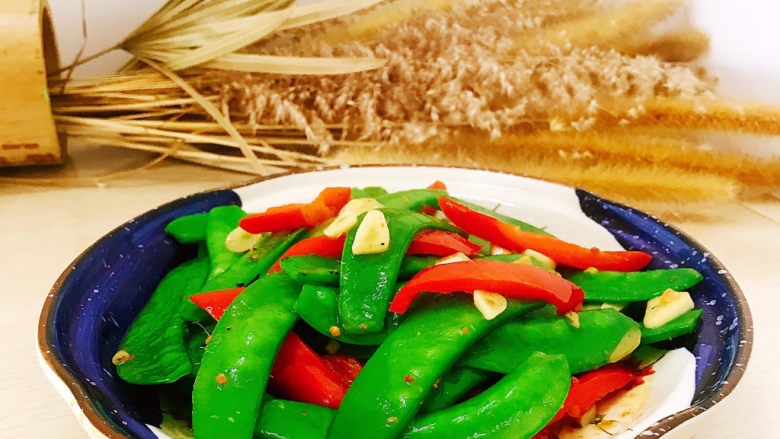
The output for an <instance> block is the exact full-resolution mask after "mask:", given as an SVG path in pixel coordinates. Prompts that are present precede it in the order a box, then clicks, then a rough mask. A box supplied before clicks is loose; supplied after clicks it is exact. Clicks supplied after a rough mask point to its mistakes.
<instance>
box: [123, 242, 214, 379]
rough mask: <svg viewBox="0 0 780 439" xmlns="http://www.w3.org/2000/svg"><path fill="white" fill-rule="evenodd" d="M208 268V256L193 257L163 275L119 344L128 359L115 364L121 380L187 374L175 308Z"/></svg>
mask: <svg viewBox="0 0 780 439" xmlns="http://www.w3.org/2000/svg"><path fill="white" fill-rule="evenodd" d="M208 269H209V261H208V259H206V258H200V259H193V260H190V261H186V262H183V263H182V264H180V265H179V266H177V267H175V268H174V269H173V270H171V271H170V272H168V274H166V275H165V277H163V279H162V280H161V281H160V284H159V285H157V288H156V289H155V290H154V292H153V293H152V296H151V297H150V299H149V302H147V304H146V306H144V308H143V309H142V310H141V312H140V313H139V314H138V316H137V317H136V318H135V319H134V320H133V323H132V324H131V325H130V328H129V329H128V331H127V333H125V336H124V337H123V338H122V341H121V342H120V343H119V349H120V350H124V351H126V352H128V353H129V355H130V356H129V360H128V361H124V362H122V363H121V364H118V365H117V367H116V370H117V374H118V375H119V376H120V377H121V378H122V379H123V380H125V381H127V382H129V383H134V384H161V383H171V382H174V381H176V380H177V379H179V378H181V377H183V376H185V375H187V374H189V373H190V371H191V370H192V366H191V364H190V361H189V356H188V355H187V351H186V348H185V346H184V330H185V327H184V322H183V321H182V320H181V319H180V318H179V316H178V310H179V308H180V307H181V306H182V302H183V301H184V300H186V294H185V293H184V292H185V291H192V290H197V289H199V288H200V287H201V285H202V284H203V282H204V281H205V280H206V276H207V275H208Z"/></svg>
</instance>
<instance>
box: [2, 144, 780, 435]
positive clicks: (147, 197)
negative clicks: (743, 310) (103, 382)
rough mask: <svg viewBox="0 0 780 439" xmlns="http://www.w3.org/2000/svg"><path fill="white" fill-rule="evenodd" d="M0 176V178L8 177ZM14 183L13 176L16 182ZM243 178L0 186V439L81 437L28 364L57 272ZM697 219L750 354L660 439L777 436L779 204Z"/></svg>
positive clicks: (127, 159)
mask: <svg viewBox="0 0 780 439" xmlns="http://www.w3.org/2000/svg"><path fill="white" fill-rule="evenodd" d="M144 159H145V158H144V157H139V156H135V155H130V156H124V155H122V154H117V153H115V152H114V151H113V150H110V151H103V150H97V151H92V152H89V153H87V154H81V159H80V161H78V160H77V161H75V162H73V161H72V162H71V163H70V164H69V165H68V167H67V168H65V169H54V170H48V171H40V170H36V171H25V172H27V173H29V172H39V173H40V172H44V173H49V174H55V175H71V176H73V175H79V176H82V177H83V176H85V175H90V174H91V173H92V174H93V173H95V172H97V171H98V170H101V172H104V170H105V169H106V168H115V169H121V168H122V167H126V166H128V165H132V164H137V163H138V162H139V161H141V160H144ZM9 172H14V171H8V170H6V171H0V177H3V176H9V175H11V174H9ZM13 175H16V176H19V173H18V171H16V172H15V174H13ZM247 179H248V177H246V176H242V175H238V174H229V173H225V172H221V171H215V170H210V169H204V168H200V167H195V166H190V165H185V164H182V163H178V162H173V161H170V162H169V161H166V162H164V163H162V164H160V165H157V166H155V167H154V168H152V169H150V170H146V171H142V172H139V173H135V174H132V175H131V176H130V177H125V178H123V179H121V180H117V181H109V182H107V183H106V185H105V186H103V187H97V186H95V185H87V186H81V187H68V188H59V187H49V186H29V185H17V184H4V183H0V230H2V233H1V234H0V280H2V286H1V287H0V302H1V303H2V307H0V309H1V310H2V311H0V312H2V318H1V319H0V334H2V336H3V342H2V354H0V438H39V437H40V438H60V439H77V438H86V437H87V436H86V433H84V431H83V430H82V429H81V427H80V426H79V424H78V423H77V421H76V418H75V417H74V415H73V413H72V412H71V410H70V408H69V407H68V406H67V404H66V403H65V402H64V401H63V400H62V398H60V396H59V395H58V394H57V393H56V391H55V390H54V388H53V387H52V386H51V384H49V382H48V381H47V379H46V378H45V376H44V375H43V372H42V370H41V367H40V366H39V364H38V359H37V355H36V350H37V346H36V333H37V327H38V317H39V313H40V309H41V306H42V304H43V300H44V298H45V297H46V295H47V293H48V291H49V289H50V288H51V286H52V284H53V283H54V281H55V280H56V279H57V277H58V276H59V275H60V273H61V272H62V270H63V269H64V268H65V267H66V266H67V265H68V264H69V263H70V262H71V261H72V260H73V259H74V258H75V257H76V256H77V255H78V254H79V253H80V252H81V251H82V250H84V249H85V248H86V247H87V246H89V245H90V244H92V243H93V242H94V241H96V240H97V239H98V238H100V237H101V236H103V234H105V233H106V232H108V231H110V230H111V229H113V228H114V227H116V226H117V225H119V224H121V223H122V222H124V221H126V220H127V219H129V218H131V217H134V216H136V215H138V214H141V213H143V212H145V211H147V210H149V209H151V208H154V207H155V206H158V205H160V204H162V203H165V202H168V201H170V200H173V199H175V198H177V197H180V196H183V195H187V194H190V193H193V192H197V191H201V190H206V189H211V188H216V187H222V186H226V185H229V184H235V183H239V182H241V181H245V180H247ZM704 213H707V214H708V215H706V217H703V218H699V219H696V220H678V221H672V224H673V225H675V226H677V227H679V228H680V229H682V230H683V231H685V232H687V233H688V234H690V235H691V236H692V237H694V238H695V239H697V240H699V241H700V242H701V243H702V244H703V245H704V246H706V247H707V248H708V249H709V250H710V251H711V252H712V253H713V254H714V255H716V256H717V257H718V258H719V259H720V260H721V261H722V262H723V263H724V265H725V266H726V267H727V268H728V269H729V270H730V271H731V273H732V274H733V276H734V278H735V279H736V280H737V282H738V283H739V284H740V286H741V287H742V289H743V290H744V293H745V296H746V297H747V299H748V302H749V305H750V309H751V311H752V313H753V319H754V323H755V328H754V330H755V345H754V347H753V354H752V357H751V359H750V363H749V366H748V368H747V373H746V375H745V376H744V378H743V379H742V382H741V383H740V384H739V385H738V386H737V388H736V390H735V391H734V392H733V393H732V394H731V396H729V397H728V398H726V400H725V401H724V402H723V403H721V404H719V405H717V406H716V407H715V408H713V409H712V410H710V411H708V412H706V413H705V414H704V415H702V416H700V417H698V418H696V420H695V421H694V422H693V423H692V424H691V425H690V426H686V428H684V429H682V430H681V431H680V433H679V434H672V435H669V436H667V437H670V438H672V439H673V438H690V437H700V438H708V439H721V438H722V439H726V438H729V439H730V438H733V437H738V436H741V437H745V438H759V437H765V438H768V437H776V434H777V432H778V431H780V417H778V416H777V415H776V412H777V409H779V408H780V396H778V395H780V380H778V379H777V378H776V377H775V375H776V374H777V365H778V364H779V363H780V349H779V348H778V347H777V340H780V318H778V306H779V305H780V300H778V299H777V297H778V294H780V262H778V255H780V203H778V202H777V201H772V200H768V201H766V202H757V203H749V204H742V203H740V204H734V205H729V206H720V207H713V208H712V209H710V210H709V211H708V212H704Z"/></svg>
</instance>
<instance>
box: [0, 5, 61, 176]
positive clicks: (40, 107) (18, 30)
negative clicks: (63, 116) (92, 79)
mask: <svg viewBox="0 0 780 439" xmlns="http://www.w3.org/2000/svg"><path fill="white" fill-rule="evenodd" d="M56 47H57V46H56V45H55V42H54V31H53V28H52V23H51V15H50V13H49V9H48V5H47V3H46V1H45V0H0V166H19V165H35V164H51V163H61V162H62V160H63V157H64V141H61V140H60V138H59V137H58V135H57V129H56V126H55V124H54V117H53V115H52V111H51V102H50V101H49V89H48V84H47V80H46V78H47V71H50V72H54V71H56V70H57V69H58V68H59V65H58V64H59V61H58V56H57V48H56Z"/></svg>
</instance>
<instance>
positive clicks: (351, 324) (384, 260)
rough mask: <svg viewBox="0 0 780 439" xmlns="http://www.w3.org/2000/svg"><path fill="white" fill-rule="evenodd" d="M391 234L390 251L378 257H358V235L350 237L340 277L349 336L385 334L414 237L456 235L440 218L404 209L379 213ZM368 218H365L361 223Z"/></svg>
mask: <svg viewBox="0 0 780 439" xmlns="http://www.w3.org/2000/svg"><path fill="white" fill-rule="evenodd" d="M379 211H381V212H382V213H383V214H384V216H385V218H386V220H387V226H388V229H389V232H390V243H391V244H390V248H389V249H388V250H387V251H384V252H382V253H376V254H365V255H356V254H354V253H353V251H352V244H353V242H354V240H355V236H356V234H357V230H358V229H359V227H357V228H353V229H352V230H350V231H349V233H348V234H347V239H346V242H345V243H344V253H343V254H342V258H341V271H340V273H339V276H340V281H339V297H338V300H339V323H340V325H341V327H342V330H343V331H344V332H345V333H350V334H366V333H371V332H379V331H381V330H382V327H383V326H384V321H385V315H386V314H387V304H388V303H389V301H390V297H391V293H393V292H394V287H395V283H396V281H397V279H398V271H399V269H400V266H401V261H402V259H403V255H404V254H405V253H406V249H407V247H408V246H409V243H410V242H411V241H412V239H413V238H414V235H415V234H416V233H417V232H418V231H420V230H422V229H424V228H429V229H439V230H449V231H455V230H456V229H455V228H454V227H452V226H451V225H449V224H447V223H445V222H443V221H440V220H437V219H436V218H433V217H430V216H427V215H422V214H419V213H416V212H411V211H408V210H404V209H391V208H383V209H379ZM363 218H365V214H363V215H362V216H361V217H360V218H359V221H362V220H363Z"/></svg>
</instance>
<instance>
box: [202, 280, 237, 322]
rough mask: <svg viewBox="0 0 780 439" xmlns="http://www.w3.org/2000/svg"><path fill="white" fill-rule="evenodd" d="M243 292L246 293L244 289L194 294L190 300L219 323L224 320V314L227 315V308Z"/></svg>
mask: <svg viewBox="0 0 780 439" xmlns="http://www.w3.org/2000/svg"><path fill="white" fill-rule="evenodd" d="M242 291H244V287H238V288H230V289H227V290H217V291H209V292H208V293H200V294H193V295H192V296H190V300H191V301H192V303H194V304H195V305H198V306H199V307H201V308H203V310H204V311H206V312H207V313H209V315H210V316H211V317H213V318H214V320H217V321H218V320H219V319H220V318H222V314H225V310H226V309H227V307H228V306H230V304H231V303H233V299H235V298H236V296H238V294H239V293H241V292H242Z"/></svg>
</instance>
